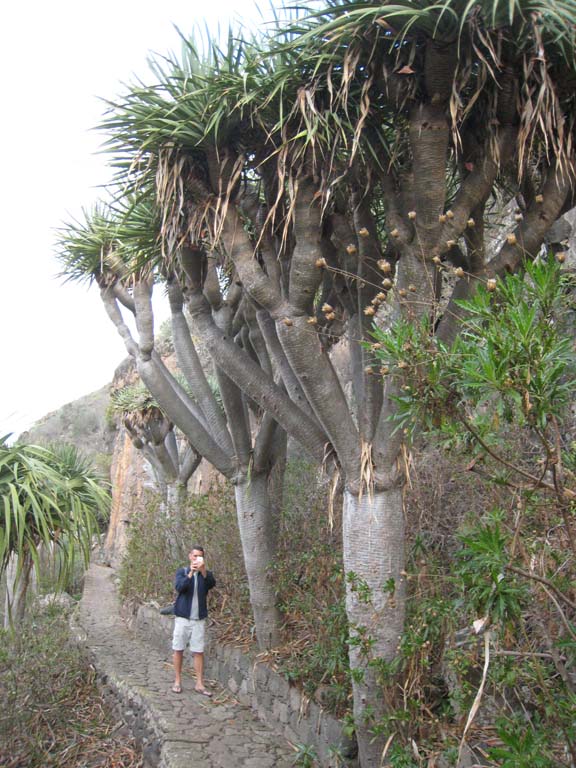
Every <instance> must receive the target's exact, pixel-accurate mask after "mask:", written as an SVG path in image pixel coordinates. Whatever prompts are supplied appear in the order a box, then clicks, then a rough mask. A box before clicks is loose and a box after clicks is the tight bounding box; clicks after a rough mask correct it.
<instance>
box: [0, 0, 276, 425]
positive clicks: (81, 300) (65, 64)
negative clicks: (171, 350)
mask: <svg viewBox="0 0 576 768" xmlns="http://www.w3.org/2000/svg"><path fill="white" fill-rule="evenodd" d="M2 8H3V10H1V11H0V66H1V69H0V72H1V76H0V77H1V83H2V88H1V91H0V93H1V95H0V99H1V101H2V108H1V112H2V119H1V120H0V136H1V146H2V154H3V158H2V177H1V184H0V190H1V192H0V194H1V195H2V200H1V206H0V216H1V225H2V227H1V232H2V249H3V253H2V270H1V272H0V307H1V312H2V323H1V325H0V334H1V336H0V338H1V342H2V343H1V348H2V358H1V359H2V372H1V374H0V436H2V435H4V434H6V433H8V432H13V433H15V434H18V433H19V432H21V431H23V430H24V429H27V428H28V427H29V426H30V425H31V424H32V423H33V422H34V421H35V420H37V419H38V418H40V417H41V416H43V415H45V414H46V413H48V412H50V411H52V410H55V409H56V408H58V407H60V406H61V405H63V404H64V403H67V402H70V401H71V400H74V399H76V398H78V397H80V396H82V395H85V394H88V393H89V392H92V391H94V390H95V389H98V388H99V387H101V386H103V385H104V384H106V383H107V382H109V381H110V380H111V378H112V374H113V372H114V369H115V367H116V366H117V365H118V363H119V362H120V361H121V360H122V359H123V358H124V357H125V355H126V353H125V349H124V347H123V344H122V342H121V341H120V339H119V337H118V336H117V335H116V331H115V330H114V328H113V326H112V324H111V323H110V321H109V320H108V318H107V317H106V315H105V313H104V310H103V308H102V306H101V304H100V299H99V296H98V292H97V290H96V289H95V288H92V289H91V290H88V289H87V288H84V287H82V286H79V285H76V284H64V285H63V284H62V281H61V280H59V279H58V278H57V277H56V275H57V273H58V268H59V267H58V263H57V261H56V259H55V257H54V230H55V228H57V227H58V226H59V225H60V224H61V222H62V221H65V220H69V219H70V217H71V216H74V215H79V214H80V209H81V208H82V207H83V206H84V207H90V205H91V204H92V202H93V201H94V200H95V199H97V197H98V196H99V191H98V189H97V187H98V185H100V184H102V183H105V182H106V181H107V180H108V178H109V176H110V172H109V170H108V169H107V168H106V166H105V159H104V158H103V157H102V156H99V155H98V154H97V151H98V146H99V141H100V137H99V136H98V135H97V134H96V133H94V132H92V131H91V130H90V129H91V127H92V126H94V125H95V124H96V123H97V122H98V121H99V118H100V116H101V114H102V111H103V105H102V103H101V102H100V101H99V99H98V97H102V98H107V97H110V98H113V97H114V96H116V95H117V94H118V93H119V92H121V90H122V89H121V83H122V82H127V81H129V80H131V76H132V74H133V73H135V72H136V73H138V74H140V75H143V76H144V75H145V74H146V72H147V66H146V59H147V55H148V54H149V52H151V51H156V52H160V53H165V52H167V51H169V50H172V51H179V50H180V43H179V38H178V35H177V33H176V31H175V30H174V26H173V25H176V26H177V27H178V28H179V29H180V30H181V31H182V32H183V33H185V34H188V33H189V32H190V31H191V30H192V29H193V27H194V25H195V24H199V25H201V26H202V25H203V24H204V21H206V22H207V23H208V24H209V25H210V26H211V27H213V26H214V27H215V25H216V24H217V23H218V22H220V24H221V25H222V26H224V27H226V26H227V24H228V20H229V19H230V18H233V17H234V15H236V16H240V17H241V18H242V19H243V20H244V21H245V22H248V23H252V24H258V23H261V22H259V16H258V13H257V12H256V8H255V5H254V2H253V0H209V2H199V0H154V1H153V2H151V1H150V0H115V1H114V2H112V0H98V2H91V3H88V2H78V0H74V2H72V1H71V0H52V1H51V2H45V0H42V1H41V0H33V1H32V2H21V3H18V4H16V3H14V2H6V3H4V4H3V6H2Z"/></svg>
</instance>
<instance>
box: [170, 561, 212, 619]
mask: <svg viewBox="0 0 576 768" xmlns="http://www.w3.org/2000/svg"><path fill="white" fill-rule="evenodd" d="M189 573H190V568H178V570H177V571H176V580H175V582H174V587H175V589H176V591H177V592H178V597H177V598H176V602H175V603H174V614H175V615H176V616H180V617H181V618H183V619H189V618H190V611H191V610H192V597H193V595H194V579H193V578H192V579H189V578H188V574H189ZM215 586H216V579H215V578H214V575H213V574H212V571H206V578H204V576H202V574H201V573H200V572H198V617H199V618H200V619H205V618H206V617H207V616H208V607H207V605H206V593H207V592H208V590H210V589H212V587H215Z"/></svg>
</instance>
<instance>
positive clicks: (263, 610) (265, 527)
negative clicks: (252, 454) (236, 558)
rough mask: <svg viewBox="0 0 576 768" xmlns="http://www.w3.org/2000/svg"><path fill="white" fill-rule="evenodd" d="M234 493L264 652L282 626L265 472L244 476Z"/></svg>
mask: <svg viewBox="0 0 576 768" xmlns="http://www.w3.org/2000/svg"><path fill="white" fill-rule="evenodd" d="M235 493H236V512H237V515H238V528H239V530H240V539H241V541H242V552H243V554H244V565H245V567H246V574H247V576H248V586H249V589H250V603H251V604H252V611H253V613H254V622H255V624H256V637H257V640H258V647H259V648H260V649H262V650H265V649H268V648H273V647H274V646H275V645H278V644H279V642H280V624H281V617H280V613H279V611H278V609H277V608H276V605H275V602H276V597H275V591H274V584H273V581H272V579H271V575H270V568H271V566H272V564H273V562H274V554H275V550H276V533H275V526H274V519H273V515H272V503H271V499H270V495H269V492H268V476H267V475H266V474H264V473H262V474H257V473H252V474H251V475H249V476H243V477H242V478H240V480H239V481H238V482H237V483H236V486H235Z"/></svg>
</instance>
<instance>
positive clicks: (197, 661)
mask: <svg viewBox="0 0 576 768" xmlns="http://www.w3.org/2000/svg"><path fill="white" fill-rule="evenodd" d="M194 672H195V673H196V685H195V688H196V690H197V691H203V690H204V654H203V653H195V654H194Z"/></svg>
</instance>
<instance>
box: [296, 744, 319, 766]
mask: <svg viewBox="0 0 576 768" xmlns="http://www.w3.org/2000/svg"><path fill="white" fill-rule="evenodd" d="M293 765H294V766H295V768H314V766H316V765H318V753H317V752H316V750H315V749H314V747H311V746H310V745H309V744H296V757H295V758H294V763H293Z"/></svg>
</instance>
